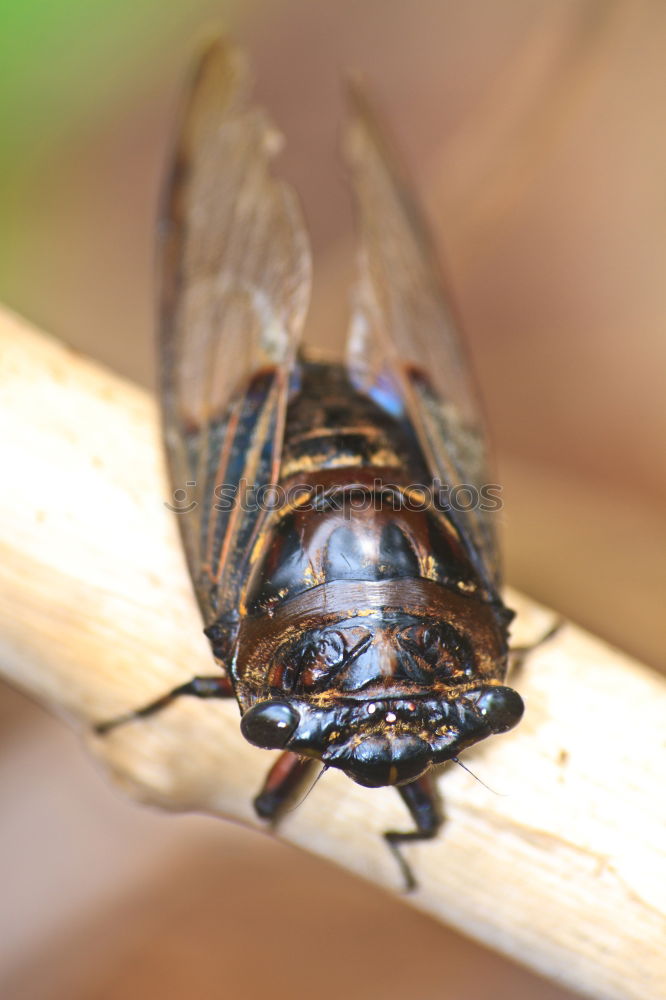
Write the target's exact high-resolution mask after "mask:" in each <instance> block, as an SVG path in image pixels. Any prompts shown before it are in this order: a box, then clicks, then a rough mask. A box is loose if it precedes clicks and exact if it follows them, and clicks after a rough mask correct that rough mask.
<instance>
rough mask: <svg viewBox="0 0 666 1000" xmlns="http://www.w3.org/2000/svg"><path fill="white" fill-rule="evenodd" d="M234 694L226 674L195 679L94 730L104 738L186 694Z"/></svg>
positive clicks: (219, 695)
mask: <svg viewBox="0 0 666 1000" xmlns="http://www.w3.org/2000/svg"><path fill="white" fill-rule="evenodd" d="M233 693H234V692H233V688H232V686H231V681H230V680H229V678H228V677H227V676H226V674H219V675H217V676H216V677H193V678H192V680H191V681H187V683H186V684H179V686H178V687H175V688H174V689H173V690H172V691H169V692H167V694H164V695H162V697H161V698H157V699H156V700H155V701H151V702H149V703H148V704H147V705H144V706H143V707H142V708H137V709H135V710H134V711H132V712H125V714H124V715H118V716H117V717H116V718H115V719H109V720H108V721H107V722H100V723H98V724H97V725H96V726H95V727H94V730H95V732H96V733H97V734H98V735H99V736H103V735H104V734H105V733H108V732H109V730H111V729H115V728H116V726H122V725H124V724H125V723H126V722H133V721H134V720H135V719H145V718H146V716H148V715H153V714H154V713H155V712H159V711H160V710H161V709H163V708H166V706H167V705H170V704H171V702H172V701H175V700H176V698H180V697H181V695H184V694H189V695H193V696H194V697H195V698H231V697H233Z"/></svg>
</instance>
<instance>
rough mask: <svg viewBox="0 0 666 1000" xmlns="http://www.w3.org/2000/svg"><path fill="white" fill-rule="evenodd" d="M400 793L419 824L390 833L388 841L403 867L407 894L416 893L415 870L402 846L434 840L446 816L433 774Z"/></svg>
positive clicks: (401, 786)
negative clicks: (402, 850) (405, 829)
mask: <svg viewBox="0 0 666 1000" xmlns="http://www.w3.org/2000/svg"><path fill="white" fill-rule="evenodd" d="M397 790H398V792H400V796H401V798H402V801H403V802H404V803H405V805H406V806H407V808H408V809H409V812H410V814H411V816H412V819H413V820H414V822H415V823H416V829H415V830H409V831H407V832H404V833H402V832H398V831H395V830H387V832H386V833H385V834H384V839H385V840H386V843H387V844H388V846H389V847H390V849H391V853H392V854H393V856H394V857H395V859H396V861H397V862H398V864H399V866H400V871H401V872H402V875H403V878H404V880H405V891H406V892H412V890H414V889H416V887H417V883H416V879H415V878H414V874H413V872H412V870H411V868H410V867H409V865H408V864H407V862H406V861H405V859H404V857H403V856H402V853H401V851H400V844H405V843H409V842H410V841H414V840H431V839H432V838H433V837H434V836H436V834H437V831H438V830H439V828H440V826H441V825H442V822H443V816H442V813H441V809H440V804H439V800H438V796H437V792H436V791H435V787H434V785H433V782H432V778H431V777H430V775H429V774H424V775H422V777H420V778H417V779H416V781H410V783H409V784H408V785H399V786H398V789H397Z"/></svg>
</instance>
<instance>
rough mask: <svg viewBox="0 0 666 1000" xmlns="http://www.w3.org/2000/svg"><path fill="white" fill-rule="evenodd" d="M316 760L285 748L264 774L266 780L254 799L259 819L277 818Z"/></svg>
mask: <svg viewBox="0 0 666 1000" xmlns="http://www.w3.org/2000/svg"><path fill="white" fill-rule="evenodd" d="M315 763H316V761H314V760H311V759H309V758H308V757H301V755H300V754H297V753H292V752H291V750H285V752H284V753H281V754H280V756H279V757H278V759H277V760H276V762H275V763H274V764H273V766H272V768H271V769H270V771H269V772H268V774H267V775H266V780H265V782H264V784H263V787H262V789H261V791H260V792H259V794H258V795H257V797H256V798H255V800H254V803H253V805H254V808H255V812H256V813H257V815H258V816H260V817H261V819H267V820H271V821H273V820H276V819H278V817H279V815H280V812H281V811H282V808H283V807H284V806H285V805H286V803H287V802H288V801H289V799H290V798H291V797H292V795H293V794H294V792H295V791H297V789H298V788H299V787H300V786H301V785H302V783H303V782H304V781H305V779H306V777H307V775H308V772H309V771H310V770H311V769H312V766H313V765H314V764H315Z"/></svg>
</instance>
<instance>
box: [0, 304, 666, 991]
mask: <svg viewBox="0 0 666 1000" xmlns="http://www.w3.org/2000/svg"><path fill="white" fill-rule="evenodd" d="M0 351H1V359H2V360H1V371H2V378H1V379H0V393H1V395H2V403H1V406H0V420H1V421H2V427H1V433H0V448H1V450H2V456H1V463H2V464H1V467H2V470H3V476H4V486H3V489H2V491H1V492H0V503H1V504H2V512H1V516H0V544H1V546H2V555H1V559H0V622H1V631H2V636H1V639H0V643H1V646H0V654H1V656H0V658H1V663H2V669H3V671H4V673H5V674H6V676H7V677H8V678H9V679H11V680H12V681H14V682H16V683H17V684H19V685H20V686H21V687H23V688H24V689H26V690H27V691H29V692H32V693H33V694H35V695H37V696H38V697H40V698H41V699H43V700H44V701H45V702H47V703H48V704H49V705H51V706H52V707H53V708H55V709H56V710H57V711H59V712H61V713H63V714H65V715H66V716H67V717H68V718H69V719H70V720H71V722H72V723H73V724H75V725H77V726H78V727H79V728H80V730H81V732H82V733H84V734H87V735H86V739H87V742H88V745H89V747H90V749H91V750H92V751H93V752H94V753H95V754H97V755H98V756H99V758H100V759H101V760H102V761H103V762H104V763H105V765H106V766H107V768H108V770H109V771H110V772H112V773H113V774H114V776H115V777H116V778H117V779H118V780H119V781H121V782H122V784H123V785H124V786H125V788H127V790H128V791H130V792H131V793H132V794H134V795H137V796H139V797H140V798H142V799H144V800H145V801H148V802H151V803H157V804H159V805H162V806H165V807H168V808H170V809H197V810H204V811H207V812H211V813H217V814H220V815H223V816H226V817H230V818H233V819H234V820H238V821H240V822H242V823H246V824H248V825H252V826H257V825H258V823H257V820H256V819H255V817H254V815H253V812H252V807H251V797H252V795H253V793H254V792H255V790H256V789H257V788H258V786H259V784H260V782H261V779H262V776H263V774H264V772H265V770H266V766H267V762H268V759H269V756H270V755H268V754H266V753H265V752H262V751H260V750H256V749H254V748H252V747H250V746H249V745H248V744H246V743H245V742H244V741H243V739H242V738H241V736H240V733H239V730H238V712H237V709H236V707H235V705H233V704H231V703H211V702H204V703H202V702H196V701H194V700H192V699H182V700H181V701H180V702H179V703H176V704H174V705H172V706H171V707H169V708H168V709H167V710H165V711H164V712H163V713H161V714H160V715H159V716H156V717H153V718H151V719H148V720H145V721H142V722H137V723H133V724H130V725H127V726H125V727H122V728H120V729H118V730H116V731H115V732H114V733H113V734H112V735H111V736H109V737H107V738H93V737H92V736H91V735H90V723H91V721H93V720H94V721H97V720H102V719H107V718H109V717H110V716H114V715H116V714H117V713H119V712H122V711H124V710H126V709H129V708H130V707H134V706H138V705H141V704H143V703H145V702H146V701H147V700H150V699H152V698H154V697H156V696H158V695H159V694H161V693H163V692H165V691H166V690H168V689H169V688H171V687H172V686H174V685H175V684H178V683H180V682H182V681H184V680H186V679H187V678H189V677H190V676H192V675H193V674H197V673H200V674H201V673H204V674H205V673H210V671H211V659H210V654H209V651H208V648H207V644H206V642H205V640H204V638H203V636H202V635H201V629H200V622H199V619H198V614H197V611H196V608H195V604H194V600H193V597H192V594H191V591H190V586H189V581H188V578H187V575H186V571H185V568H184V563H183V559H182V556H181V551H180V545H179V541H178V537H177V531H176V526H175V523H174V517H173V515H171V514H170V513H169V512H168V510H167V509H166V508H165V506H164V501H165V500H167V499H169V493H168V488H167V486H166V484H165V480H164V477H163V472H162V464H161V458H160V451H161V449H160V447H159V432H158V424H157V415H156V408H155V404H154V402H153V400H152V399H151V398H150V397H149V396H148V395H147V394H146V393H145V392H143V391H141V390H139V389H137V388H135V387H133V386H131V385H128V384H126V383H125V382H123V381H122V380H121V379H119V378H117V377H115V376H114V375H112V374H110V373H109V372H107V371H104V370H102V369H100V368H99V367H97V366H96V365H94V364H93V363H91V362H90V361H88V360H86V359H83V358H81V357H79V356H77V355H75V354H73V353H71V352H70V351H68V350H66V349H65V348H63V347H62V346H61V345H59V344H57V343H55V342H54V341H52V340H49V339H47V338H46V337H44V336H43V335H41V334H39V333H37V332H35V331H34V330H32V329H31V328H29V327H28V325H27V324H25V323H24V322H22V321H20V320H17V319H15V318H13V317H11V316H9V315H7V314H4V315H3V314H0ZM509 603H510V604H511V605H512V606H513V607H515V608H518V610H519V626H518V629H517V632H516V639H517V640H518V641H520V640H521V639H525V638H527V637H528V636H532V637H533V636H536V635H538V634H539V633H540V632H541V631H542V630H544V629H546V628H547V627H548V624H549V623H550V622H551V621H552V615H551V613H549V612H547V611H544V609H541V608H539V607H537V606H536V605H534V604H533V603H532V602H531V601H528V600H527V599H525V598H522V597H519V595H517V594H513V593H512V594H510V597H509ZM518 686H519V687H520V690H521V691H522V693H523V695H524V697H525V700H526V702H527V706H528V710H527V714H526V717H525V720H524V722H523V723H522V724H521V725H520V726H519V728H518V729H517V730H516V731H515V732H513V733H510V734H508V735H506V736H504V737H498V738H496V739H494V740H492V741H488V742H487V743H486V744H485V745H482V746H481V747H480V748H479V749H478V750H477V751H476V753H473V754H469V755H468V757H467V758H466V759H467V761H468V763H470V764H471V765H472V766H474V767H475V768H476V770H478V771H479V772H481V773H482V775H483V777H484V780H485V781H486V782H487V783H488V784H489V785H490V786H492V787H493V788H495V789H497V790H498V791H499V792H501V793H503V794H499V795H498V794H493V793H492V792H490V791H489V790H487V789H486V788H485V787H483V786H482V785H481V784H479V783H477V782H475V781H474V780H473V779H472V778H471V777H470V776H469V775H468V774H466V773H465V772H464V771H462V770H461V769H457V768H450V769H449V770H448V771H447V773H446V775H445V777H444V778H443V779H442V781H441V784H440V787H441V789H442V792H443V794H444V798H445V804H446V815H447V823H446V825H445V828H444V830H443V832H442V834H441V836H440V837H439V838H438V839H437V840H436V841H435V842H432V843H424V844H420V845H415V846H413V847H412V848H411V849H410V850H409V859H410V862H411V863H412V865H413V867H414V870H415V872H416V875H417V877H418V879H419V883H420V889H419V890H418V892H417V893H415V894H414V895H412V896H410V897H405V899H406V901H408V902H410V903H413V904H414V905H416V906H418V907H420V908H422V909H423V910H426V911H427V912H429V913H431V914H432V915H433V916H435V917H437V918H438V919H440V920H442V921H446V922H448V923H451V924H453V925H454V926H456V927H457V928H459V929H461V930H463V931H465V932H467V933H469V934H470V935H472V936H473V937H475V938H477V939H479V940H481V941H483V942H485V943H486V944H488V945H490V946H491V947H493V948H497V949H499V950H500V951H503V952H505V953H506V954H508V955H510V956H512V957H513V958H515V959H516V960H518V961H519V962H521V963H524V964H525V965H529V966H531V967H532V968H534V969H536V970H538V971H539V972H541V973H543V974H545V975H547V976H550V977H552V978H553V979H557V980H559V981H561V982H563V983H566V984H568V985H570V986H571V987H573V988H575V989H577V990H579V991H581V992H585V993H588V994H589V995H591V996H594V997H599V998H604V1000H607V998H639V997H640V998H650V1000H656V998H657V997H660V996H663V995H664V992H666V982H665V977H664V957H663V951H664V943H665V942H666V921H665V916H664V915H665V912H666V898H665V896H666V872H665V865H664V851H665V847H666V844H665V839H664V836H663V806H664V795H663V791H664V789H663V784H660V781H659V776H660V773H661V775H662V776H663V761H664V750H663V723H664V718H665V715H666V713H665V707H666V691H665V688H666V685H665V684H664V681H663V679H662V678H660V677H659V676H658V675H656V674H655V673H653V672H651V671H650V670H647V669H645V668H643V667H641V666H639V665H638V664H636V663H634V662H632V661H631V660H630V659H629V658H628V657H626V656H624V655H623V654H621V653H619V652H617V651H615V650H613V649H610V648H609V647H608V646H607V645H605V644H604V643H603V642H601V641H599V640H597V639H595V638H593V637H592V636H590V635H587V634H585V633H583V632H582V631H581V630H579V629H578V628H575V627H574V626H572V625H566V626H565V627H564V628H563V629H562V630H561V631H560V632H559V633H558V635H557V636H556V637H555V638H554V639H553V640H551V641H550V642H549V643H547V644H545V645H544V646H542V647H541V648H540V649H539V650H538V651H537V652H536V653H534V654H533V655H532V656H531V658H530V659H529V660H528V662H527V664H526V665H525V667H524V669H523V672H522V675H521V676H520V679H519V681H518ZM406 825H407V817H406V815H405V814H404V812H403V808H402V806H401V804H400V802H399V799H398V796H397V795H396V794H395V792H394V791H392V790H391V789H379V790H367V789H363V788H360V787H358V786H356V785H354V784H353V783H352V782H351V781H349V780H348V779H347V778H345V777H344V775H342V774H339V773H332V772H329V773H327V775H326V777H325V779H324V780H323V781H322V782H320V783H319V784H318V785H317V787H316V789H315V791H314V792H313V794H311V795H310V796H309V798H308V799H307V801H306V802H304V803H303V804H302V805H301V807H300V808H299V809H297V810H296V811H294V812H292V813H290V814H289V815H288V816H287V817H286V818H285V819H284V821H283V822H282V823H281V825H280V827H279V829H278V831H277V834H278V836H280V837H283V838H285V839H286V840H289V841H291V842H292V843H295V844H299V845H300V846H302V847H304V848H306V849H308V850H310V851H314V852H316V853H318V854H321V855H323V856H325V857H327V858H329V859H332V860H333V861H335V862H337V863H339V864H341V865H344V866H345V867H347V868H349V869H351V870H353V871H355V872H358V873H359V874H361V875H363V876H365V877H366V878H368V879H370V880H372V881H374V882H376V883H379V884H381V885H384V886H386V887H390V888H392V889H397V888H399V877H398V873H397V870H396V868H395V866H394V863H393V861H392V859H391V858H390V856H389V854H388V852H387V851H386V849H385V847H384V845H383V843H382V841H381V839H380V834H381V832H382V831H383V830H386V829H387V828H395V827H397V828H401V827H404V826H406Z"/></svg>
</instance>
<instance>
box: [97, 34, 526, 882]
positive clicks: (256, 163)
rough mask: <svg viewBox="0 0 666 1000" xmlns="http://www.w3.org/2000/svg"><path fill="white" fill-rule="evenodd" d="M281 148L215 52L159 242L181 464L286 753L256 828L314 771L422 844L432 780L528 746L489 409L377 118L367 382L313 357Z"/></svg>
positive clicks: (215, 597)
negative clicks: (500, 553)
mask: <svg viewBox="0 0 666 1000" xmlns="http://www.w3.org/2000/svg"><path fill="white" fill-rule="evenodd" d="M275 149H276V136H275V134H274V133H273V132H272V131H271V129H270V127H269V125H268V123H267V121H266V119H265V118H264V116H263V114H262V113H261V112H260V111H259V110H258V109H256V108H253V107H251V106H249V105H248V101H247V75H246V71H245V68H244V63H243V60H242V59H241V58H240V57H239V55H238V54H237V53H236V52H235V51H232V50H230V49H229V48H228V47H227V46H226V45H225V44H224V43H217V44H216V45H214V46H213V47H212V48H211V49H209V51H208V52H207V53H206V55H205V57H204V59H203V60H202V62H201V64H200V66H199V69H198V73H197V75H196V79H195V82H194V85H193V87H192V91H191V94H190V97H189V101H188V104H187V108H186V113H185V117H184V121H183V126H182V131H181V136H180V141H179V144H178V149H177V155H176V159H175V164H174V168H173V170H172V173H171V178H170V183H169V186H168V191H167V210H166V221H165V225H164V231H163V233H162V261H163V267H162V309H161V349H162V372H163V399H164V413H165V426H166V441H167V450H168V455H169V461H170V469H171V477H172V482H173V486H174V490H176V491H178V490H187V491H188V494H189V495H188V500H189V505H188V506H187V507H186V508H184V509H183V510H182V511H181V514H180V517H179V521H180V526H181V529H182V535H183V540H184V544H185V549H186V552H187V557H188V561H189V568H190V572H191V574H192V579H193V581H194V585H195V588H196V592H197V596H198V599H199V604H200V606H201V610H202V614H203V617H204V620H205V625H206V629H205V631H206V635H207V636H208V637H209V639H210V642H211V645H212V649H213V653H214V655H215V659H216V661H217V664H218V666H219V667H220V668H221V673H219V674H218V675H217V676H215V677H204V678H195V679H193V680H192V681H191V682H189V683H188V684H185V685H182V686H181V687H180V688H178V689H176V690H175V691H173V692H170V693H169V694H168V695H166V696H165V697H163V698H161V699H159V701H157V702H154V703H152V704H151V705H148V706H146V707H145V708H143V709H141V710H139V711H138V712H135V713H131V714H130V715H128V716H124V717H122V719H115V720H113V721H112V722H109V723H105V724H102V725H101V726H100V727H98V728H99V731H100V732H103V731H106V730H108V729H109V728H111V727H112V726H113V725H116V724H117V723H119V722H121V721H127V720H128V719H129V718H136V717H142V716H145V715H148V714H150V713H152V712H154V711H156V710H157V709H158V708H160V707H162V706H163V705H165V704H167V703H168V702H169V701H171V700H172V699H173V698H174V697H176V696H178V695H181V694H190V695H197V696H200V697H226V696H227V695H230V694H232V695H235V697H236V698H237V700H238V704H239V706H240V709H241V713H242V719H241V730H242V732H243V735H244V736H245V737H246V739H248V740H249V741H250V742H251V743H253V744H256V745H257V746H260V747H265V748H271V749H277V750H281V751H282V754H281V755H280V757H279V758H278V760H277V762H276V763H275V764H274V766H273V768H272V770H271V771H270V773H269V776H268V779H267V781H266V784H265V786H264V789H263V790H262V791H261V793H260V794H259V795H258V797H257V799H256V800H255V805H256V808H257V811H258V813H259V814H260V815H261V816H262V817H265V818H274V817H275V816H276V815H277V814H278V813H279V811H280V808H281V807H282V806H283V804H284V802H285V801H286V799H287V797H288V795H289V794H290V793H291V792H292V791H293V789H294V788H295V786H296V785H297V784H298V783H299V782H300V780H301V779H302V777H303V774H304V771H305V768H306V767H307V766H308V764H309V763H311V762H312V761H313V760H314V761H321V762H323V764H324V765H326V766H328V767H336V768H339V769H341V770H342V771H344V772H345V773H346V774H348V775H349V776H350V777H351V778H352V779H353V780H354V781H356V782H358V783H359V784H361V785H366V786H371V787H377V786H382V785H395V786H396V788H397V789H398V791H399V792H400V794H401V796H402V798H403V800H404V801H405V803H406V805H407V807H408V809H409V810H410V812H411V814H412V816H413V818H414V821H415V824H416V828H415V830H413V831H411V832H406V833H397V832H389V833H387V834H386V838H387V840H388V842H389V844H390V845H391V846H392V848H393V849H394V851H395V853H396V855H397V856H398V859H399V860H400V863H401V865H402V866H403V871H404V873H405V875H406V877H407V881H408V883H409V884H411V874H410V873H409V870H408V869H407V866H406V865H405V863H404V860H403V859H402V858H401V856H400V854H399V852H398V846H397V845H398V844H399V843H400V842H402V841H407V840H417V839H421V838H427V837H431V836H433V835H434V834H435V833H436V831H437V829H438V827H439V825H440V822H441V817H440V814H439V811H438V807H437V804H436V798H435V796H434V792H433V787H432V784H431V774H430V772H431V770H432V768H433V766H435V765H437V764H441V763H442V762H444V761H447V760H451V759H455V758H457V755H458V754H459V753H460V752H461V751H462V750H464V749H465V748H466V747H469V746H471V745H472V744H474V743H476V742H478V741H479V740H482V739H484V738H485V737H486V736H490V735H492V734H495V733H502V732H505V731H506V730H508V729H510V728H511V727H512V726H514V725H515V724H516V723H517V722H518V721H519V719H520V717H521V715H522V711H523V705H522V701H521V699H520V696H519V695H518V694H517V693H516V692H515V691H513V690H512V689H511V688H509V687H506V686H505V685H504V683H503V682H504V678H505V676H506V669H507V657H508V646H507V632H508V623H509V622H510V620H511V617H512V614H511V612H510V611H508V610H507V608H506V607H505V606H504V604H503V603H502V599H501V597H500V593H499V574H498V558H497V550H496V542H495V535H494V530H493V524H492V516H493V510H494V509H495V508H496V507H497V495H496V494H493V492H492V491H491V490H490V489H489V488H488V486H489V484H488V480H487V474H486V471H485V468H486V466H485V456H484V442H483V437H482V433H481V430H480V423H479V416H478V407H477V405H476V401H475V396H474V392H473V390H472V387H471V384H470V377H469V373H468V370H467V366H466V364H465V361H464V357H463V353H462V350H461V347H460V344H459V342H458V340H457V338H456V335H455V331H454V328H453V325H452V322H451V318H450V313H449V310H448V308H447V305H446V303H445V298H444V296H443V293H442V286H441V282H440V279H439V276H438V272H437V267H436V265H435V263H434V258H433V254H432V252H431V250H430V248H429V245H428V240H427V238H426V236H425V235H424V233H423V231H422V227H421V223H420V220H419V217H418V214H417V213H416V211H415V209H414V206H413V205H412V203H411V201H410V199H409V198H408V196H407V195H406V193H405V189H404V186H403V184H402V183H401V182H400V180H399V178H398V174H397V171H396V170H395V168H394V167H393V166H392V165H391V163H390V161H389V158H388V156H387V154H386V150H385V147H384V144H383V142H382V140H381V138H380V136H379V134H378V132H377V128H376V126H375V124H374V123H373V121H372V120H371V118H370V115H369V113H368V111H367V109H366V108H365V106H364V103H363V101H362V100H361V99H360V98H359V96H358V95H352V112H351V122H350V128H349V134H348V142H347V152H348V156H349V160H350V163H351V168H352V176H353V181H354V187H355V193H356V201H357V208H358V215H359V221H360V237H361V253H360V257H359V271H360V273H359V279H358V284H357V288H356V293H355V296H354V303H353V312H352V320H351V326H350V332H349V336H348V346H347V353H346V357H345V358H344V359H342V360H337V361H335V362H333V361H330V362H322V361H318V362H315V361H313V360H310V359H309V356H308V354H307V353H306V352H305V351H303V349H302V348H301V346H300V343H299V342H300V337H301V331H302V328H303V323H304V317H305V313H306V308H307V302H308V297H309V289H310V255H309V250H308V245H307V238H306V234H305V231H304V228H303V224H302V221H301V216H300V212H299V210H298V207H297V204H296V202H295V199H294V196H293V194H292V192H291V191H290V190H289V189H288V188H287V186H286V185H284V184H283V183H280V182H278V181H276V180H275V179H273V178H272V176H271V174H270V172H269V161H270V159H271V156H272V154H273V153H274V151H275Z"/></svg>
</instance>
